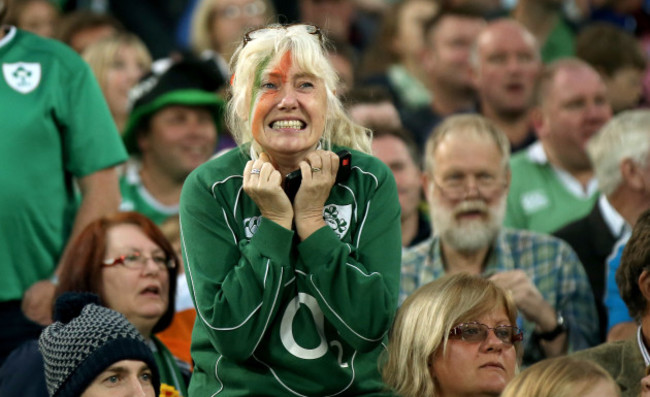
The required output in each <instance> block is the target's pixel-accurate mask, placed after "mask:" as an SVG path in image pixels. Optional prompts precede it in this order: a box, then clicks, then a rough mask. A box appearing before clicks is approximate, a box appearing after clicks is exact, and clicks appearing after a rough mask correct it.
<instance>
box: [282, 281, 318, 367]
mask: <svg viewBox="0 0 650 397" xmlns="http://www.w3.org/2000/svg"><path fill="white" fill-rule="evenodd" d="M300 304H303V305H305V306H307V308H308V309H309V311H311V315H312V316H313V317H314V322H315V323H316V329H317V330H318V335H320V344H319V345H318V346H317V347H315V348H313V349H306V348H304V347H302V346H300V345H298V342H296V339H295V338H294V337H293V318H294V317H295V316H296V313H297V312H298V309H299V308H300ZM280 339H281V340H282V345H284V347H285V348H286V349H287V350H288V351H289V353H291V354H293V355H294V356H296V357H298V358H302V359H305V360H314V359H317V358H319V357H323V356H324V355H325V353H327V340H326V339H325V316H324V315H323V311H322V310H321V309H320V307H319V306H318V302H317V301H316V298H314V297H313V296H311V295H309V294H305V293H304V292H300V293H298V296H296V297H295V298H293V299H292V300H291V302H289V304H288V305H287V309H286V310H285V311H284V315H283V316H282V322H281V323H280Z"/></svg>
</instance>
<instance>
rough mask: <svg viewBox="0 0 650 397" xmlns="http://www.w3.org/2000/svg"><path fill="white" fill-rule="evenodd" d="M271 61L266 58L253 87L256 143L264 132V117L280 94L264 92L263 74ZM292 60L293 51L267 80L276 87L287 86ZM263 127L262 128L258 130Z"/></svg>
mask: <svg viewBox="0 0 650 397" xmlns="http://www.w3.org/2000/svg"><path fill="white" fill-rule="evenodd" d="M269 61H270V57H269V58H265V59H264V61H263V62H262V64H261V65H260V67H259V68H258V69H257V71H256V73H255V83H254V85H253V90H252V96H251V108H250V113H251V114H252V117H250V119H251V120H252V124H251V128H252V133H253V138H254V139H255V140H256V141H259V140H258V136H259V134H260V133H261V132H262V131H263V130H264V122H263V120H264V117H265V116H266V114H267V113H268V111H269V109H270V108H271V107H272V106H273V105H274V103H275V100H276V98H277V96H278V94H279V92H278V90H268V91H262V92H261V93H260V90H261V86H262V78H263V75H262V74H263V72H264V70H265V69H266V66H267V65H268V63H269ZM291 65H292V60H291V50H289V51H287V52H285V53H284V55H282V58H281V59H280V61H279V62H278V64H277V65H276V66H275V67H274V68H273V70H271V72H270V73H269V75H268V77H267V79H268V82H269V83H273V84H274V85H275V86H276V87H281V86H282V85H284V84H287V81H288V76H289V69H291ZM259 126H261V128H258V127H259Z"/></svg>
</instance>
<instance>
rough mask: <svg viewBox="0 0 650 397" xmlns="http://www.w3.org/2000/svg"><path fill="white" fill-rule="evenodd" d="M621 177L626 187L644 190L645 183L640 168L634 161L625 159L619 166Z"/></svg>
mask: <svg viewBox="0 0 650 397" xmlns="http://www.w3.org/2000/svg"><path fill="white" fill-rule="evenodd" d="M619 170H620V172H621V177H622V179H623V181H624V182H625V184H626V185H628V186H629V187H631V188H632V189H634V190H643V189H644V188H645V183H644V180H643V175H642V174H641V173H640V172H639V166H638V165H637V164H636V163H635V162H634V160H632V159H624V160H623V161H621V164H620V166H619Z"/></svg>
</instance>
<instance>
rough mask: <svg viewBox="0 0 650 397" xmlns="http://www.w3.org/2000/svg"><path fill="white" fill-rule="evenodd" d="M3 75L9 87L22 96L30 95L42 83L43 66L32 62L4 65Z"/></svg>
mask: <svg viewBox="0 0 650 397" xmlns="http://www.w3.org/2000/svg"><path fill="white" fill-rule="evenodd" d="M2 74H3V75H4V78H5V81H6V82H7V85H8V86H9V87H11V88H13V89H14V90H16V91H18V92H20V93H21V94H28V93H30V92H32V91H34V89H36V87H38V84H39V83H40V82H41V64H40V63H31V62H16V63H3V64H2Z"/></svg>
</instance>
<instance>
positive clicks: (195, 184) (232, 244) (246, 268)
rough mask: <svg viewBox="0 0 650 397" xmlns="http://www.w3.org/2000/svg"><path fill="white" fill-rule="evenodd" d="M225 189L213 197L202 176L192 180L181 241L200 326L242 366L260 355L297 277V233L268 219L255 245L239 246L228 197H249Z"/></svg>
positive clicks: (184, 195)
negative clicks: (286, 288) (292, 255)
mask: <svg viewBox="0 0 650 397" xmlns="http://www.w3.org/2000/svg"><path fill="white" fill-rule="evenodd" d="M240 178H241V177H240ZM239 186H241V183H239ZM222 187H223V185H221V186H217V187H215V188H214V192H215V193H214V196H213V194H212V192H211V189H212V187H211V186H209V184H208V183H207V182H206V181H204V180H202V179H201V177H200V174H198V173H196V172H195V173H192V174H191V175H190V176H189V177H188V179H187V180H186V182H185V185H184V187H183V192H182V194H181V202H180V221H181V239H182V240H181V241H182V244H183V251H184V260H185V263H184V264H185V269H186V272H187V279H188V283H189V287H190V293H191V295H192V298H193V300H194V304H195V307H196V310H197V326H199V325H198V324H199V323H200V324H201V329H202V330H205V333H206V334H207V335H206V336H207V337H208V338H209V340H210V341H211V343H212V344H213V345H214V346H215V348H216V349H217V350H218V351H219V353H221V354H223V355H224V356H225V357H228V358H229V359H232V360H233V361H239V362H240V361H244V360H246V359H247V358H249V357H250V356H251V355H252V354H253V352H254V351H255V349H256V347H257V345H258V344H259V342H260V340H261V339H262V337H263V336H264V333H265V331H266V329H267V327H268V326H269V324H271V323H272V321H273V319H274V317H275V316H276V314H277V312H278V307H279V303H280V297H281V295H282V290H283V289H284V284H285V283H286V282H287V281H288V279H290V278H292V277H293V270H292V267H291V266H290V264H289V254H290V250H291V241H292V238H293V232H291V231H289V230H286V229H284V228H282V227H281V226H279V225H277V224H275V223H273V222H271V221H268V220H264V219H263V220H262V222H261V223H260V225H259V229H258V230H257V232H256V233H255V235H254V236H253V238H252V239H251V240H250V241H247V240H246V239H242V241H240V242H238V238H237V233H236V232H235V230H234V229H233V228H235V227H236V226H235V221H234V219H233V215H232V214H230V213H229V210H228V208H229V206H228V205H227V204H226V203H227V202H226V200H227V199H226V197H230V199H231V200H234V198H233V197H235V195H238V194H239V195H243V194H244V193H243V191H242V190H237V189H232V187H231V189H227V188H226V187H223V190H224V191H220V189H221V188H222ZM239 198H241V197H239ZM195 332H196V331H195Z"/></svg>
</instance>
